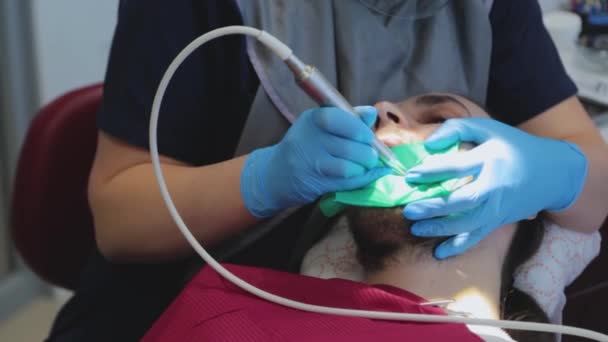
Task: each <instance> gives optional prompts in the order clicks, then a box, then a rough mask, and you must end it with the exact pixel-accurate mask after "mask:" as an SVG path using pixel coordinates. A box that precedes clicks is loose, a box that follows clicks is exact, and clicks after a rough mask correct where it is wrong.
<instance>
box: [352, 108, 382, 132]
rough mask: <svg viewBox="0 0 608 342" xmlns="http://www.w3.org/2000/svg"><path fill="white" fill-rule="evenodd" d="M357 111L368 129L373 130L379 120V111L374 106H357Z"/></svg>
mask: <svg viewBox="0 0 608 342" xmlns="http://www.w3.org/2000/svg"><path fill="white" fill-rule="evenodd" d="M355 111H357V113H358V114H359V115H360V116H361V120H363V122H365V125H367V127H369V128H372V127H373V126H374V123H375V122H376V119H377V118H378V110H376V108H375V107H373V106H357V107H355Z"/></svg>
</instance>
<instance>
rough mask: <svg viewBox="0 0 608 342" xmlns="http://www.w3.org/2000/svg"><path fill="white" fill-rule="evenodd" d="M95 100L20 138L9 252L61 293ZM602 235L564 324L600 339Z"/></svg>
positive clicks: (52, 116) (77, 255) (76, 252)
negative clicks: (16, 253)
mask: <svg viewBox="0 0 608 342" xmlns="http://www.w3.org/2000/svg"><path fill="white" fill-rule="evenodd" d="M101 99H102V85H100V84H97V85H92V86H89V87H84V88H80V89H77V90H74V91H72V92H69V93H67V94H65V95H63V96H61V97H59V98H58V99H56V100H55V101H53V102H51V103H50V104H48V105H46V106H44V107H43V108H42V109H41V110H40V112H39V113H38V114H37V116H36V117H35V118H34V120H33V122H32V123H31V126H30V128H29V131H28V133H27V136H26V139H25V143H24V145H23V148H22V150H21V154H20V159H19V164H18V169H17V177H16V180H15V188H14V192H13V201H12V210H11V232H12V237H13V239H14V242H15V245H16V247H17V250H18V251H19V253H20V254H21V256H22V257H23V259H24V260H25V262H26V263H27V264H28V265H29V266H30V267H31V269H32V270H33V271H34V272H35V273H36V274H37V275H38V276H40V277H41V278H42V279H44V280H45V281H47V282H49V283H51V284H53V285H57V286H60V287H64V288H68V289H74V288H75V286H76V284H77V282H78V277H79V274H80V272H81V270H82V268H83V266H84V263H85V261H86V259H87V256H88V255H89V253H90V252H91V250H92V248H93V246H94V243H95V239H94V231H93V221H92V217H91V211H90V208H89V206H88V201H87V194H86V193H87V181H88V176H89V172H90V170H91V166H92V162H93V158H94V155H95V149H96V145H97V128H96V124H95V117H96V112H97V110H98V108H99V106H100V103H101ZM602 235H603V241H602V253H601V254H600V256H599V257H598V258H597V259H596V260H595V261H594V262H593V263H592V264H591V265H590V266H589V267H588V269H587V270H586V271H585V272H584V273H583V275H582V276H581V277H579V279H577V281H576V282H575V283H574V284H573V285H572V286H570V287H569V288H568V290H567V294H568V304H567V306H566V310H565V312H564V323H565V324H568V325H574V326H579V327H584V328H588V329H592V330H596V331H600V332H603V333H605V334H608V318H606V315H605V313H604V311H603V310H604V308H606V307H608V222H605V223H604V227H603V228H602ZM563 341H566V342H567V341H583V340H582V339H580V340H579V339H575V338H570V337H564V338H563Z"/></svg>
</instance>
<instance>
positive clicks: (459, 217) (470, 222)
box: [410, 206, 486, 237]
mask: <svg viewBox="0 0 608 342" xmlns="http://www.w3.org/2000/svg"><path fill="white" fill-rule="evenodd" d="M485 216H486V215H485V212H484V210H483V207H482V206H480V207H477V208H474V209H472V210H469V211H466V212H462V213H458V214H453V215H450V216H444V217H438V218H433V219H427V220H422V221H418V222H415V223H414V224H413V225H412V227H411V228H410V232H411V233H412V235H415V236H419V237H437V236H454V235H457V234H462V233H466V232H470V231H472V230H474V229H476V228H477V227H481V226H482V225H483V224H484V218H485Z"/></svg>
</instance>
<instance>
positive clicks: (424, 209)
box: [403, 181, 489, 235]
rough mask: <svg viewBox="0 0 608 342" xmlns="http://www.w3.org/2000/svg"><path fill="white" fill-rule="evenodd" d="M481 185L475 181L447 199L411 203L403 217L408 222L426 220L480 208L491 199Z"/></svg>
mask: <svg viewBox="0 0 608 342" xmlns="http://www.w3.org/2000/svg"><path fill="white" fill-rule="evenodd" d="M480 183H481V182H478V181H474V182H473V183H470V184H465V185H463V186H462V187H461V188H459V189H457V190H455V191H454V192H452V193H451V194H449V195H448V196H447V197H439V198H431V199H426V200H421V201H417V202H413V203H410V204H408V205H406V206H405V208H404V209H403V215H404V216H405V217H406V218H407V219H408V220H424V219H429V218H432V217H439V216H447V215H450V214H457V213H460V212H463V211H467V210H471V209H473V208H476V207H479V206H481V205H482V204H484V203H485V202H486V201H487V200H488V198H489V192H488V191H487V190H484V189H483V188H480ZM450 235H451V234H450Z"/></svg>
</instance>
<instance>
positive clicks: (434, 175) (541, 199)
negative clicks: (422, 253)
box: [403, 118, 587, 259]
mask: <svg viewBox="0 0 608 342" xmlns="http://www.w3.org/2000/svg"><path fill="white" fill-rule="evenodd" d="M457 141H467V142H473V143H475V144H478V146H476V147H475V148H473V149H472V150H470V151H466V152H461V153H455V154H450V155H444V156H442V157H441V158H430V159H428V162H427V160H425V162H424V163H423V164H421V165H419V166H417V167H415V168H412V169H411V170H409V172H408V173H407V175H406V180H407V181H408V182H413V183H431V182H436V181H439V180H444V179H449V178H455V177H463V176H467V175H473V176H475V179H474V181H473V182H471V183H469V184H466V185H464V186H463V187H461V188H460V189H457V190H456V191H454V192H453V193H452V194H451V195H450V196H448V197H447V198H435V199H429V200H424V201H420V202H414V203H411V204H409V205H408V206H406V207H405V209H404V211H403V213H404V216H405V217H406V218H408V219H410V220H420V221H419V222H416V223H415V224H414V225H413V226H412V228H411V231H412V234H414V235H417V236H427V237H431V236H451V238H450V239H448V240H447V241H445V242H444V243H442V244H440V245H439V246H438V247H437V248H436V250H435V257H436V258H438V259H444V258H447V257H450V256H453V255H458V254H460V253H462V252H464V251H466V250H467V249H469V248H471V247H473V246H474V245H476V244H477V243H478V242H479V241H480V240H481V239H483V238H484V237H485V236H486V235H488V234H489V233H490V232H491V231H492V230H494V229H496V228H498V227H500V226H502V225H505V224H508V223H514V222H517V221H520V220H523V219H527V218H530V217H532V216H534V215H536V214H537V213H538V212H540V211H542V210H552V211H559V210H563V209H566V208H568V207H569V206H570V205H571V204H572V203H574V201H575V200H576V199H577V197H578V195H579V194H580V192H581V190H582V187H583V184H584V182H585V178H586V174H587V159H586V157H585V156H584V154H583V153H582V152H581V151H580V150H579V149H578V147H576V146H575V145H573V144H571V143H568V142H565V141H561V140H554V139H547V138H540V137H537V136H534V135H531V134H528V133H526V132H524V131H522V130H519V129H517V128H514V127H511V126H508V125H505V124H503V123H500V122H498V121H495V120H492V119H487V118H467V119H451V120H448V121H446V122H445V123H444V124H443V125H442V126H441V127H440V128H439V129H437V130H436V131H435V132H434V133H433V134H432V135H431V136H430V137H429V138H428V139H427V140H426V142H425V146H426V147H427V149H429V150H438V149H443V148H445V147H447V146H450V145H452V144H454V143H456V142H457Z"/></svg>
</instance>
